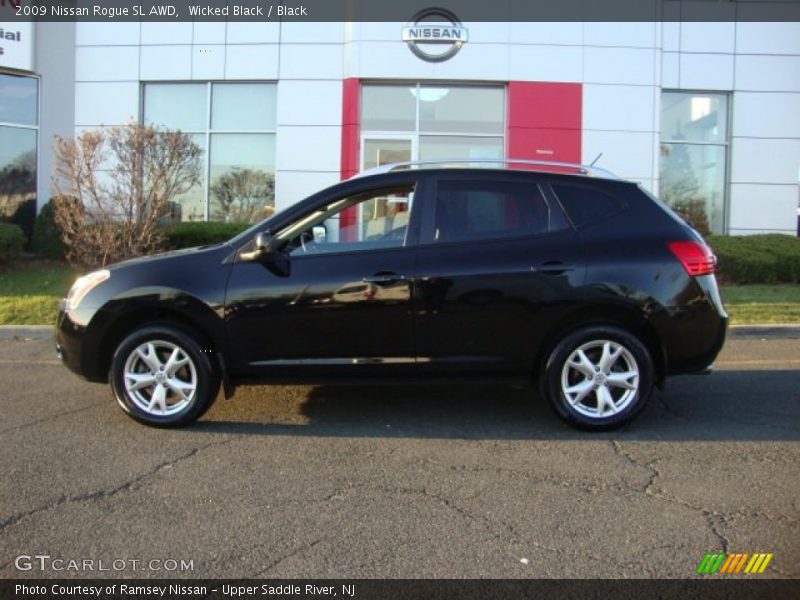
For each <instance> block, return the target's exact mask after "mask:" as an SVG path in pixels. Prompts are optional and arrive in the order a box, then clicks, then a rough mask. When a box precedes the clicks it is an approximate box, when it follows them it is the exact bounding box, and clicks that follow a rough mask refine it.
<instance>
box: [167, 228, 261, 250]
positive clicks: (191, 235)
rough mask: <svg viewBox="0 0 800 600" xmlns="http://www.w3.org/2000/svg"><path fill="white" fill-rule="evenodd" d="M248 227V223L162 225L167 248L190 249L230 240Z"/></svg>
mask: <svg viewBox="0 0 800 600" xmlns="http://www.w3.org/2000/svg"><path fill="white" fill-rule="evenodd" d="M248 227H250V225H249V224H248V223H213V222H211V223H204V222H194V223H175V224H171V225H164V226H163V228H164V233H165V234H166V238H167V242H166V246H167V248H169V249H171V250H177V249H179V248H192V247H194V246H206V245H208V244H217V243H219V242H225V241H227V240H229V239H231V238H232V237H233V236H235V235H236V234H238V233H241V232H242V231H244V230H245V229H247V228H248Z"/></svg>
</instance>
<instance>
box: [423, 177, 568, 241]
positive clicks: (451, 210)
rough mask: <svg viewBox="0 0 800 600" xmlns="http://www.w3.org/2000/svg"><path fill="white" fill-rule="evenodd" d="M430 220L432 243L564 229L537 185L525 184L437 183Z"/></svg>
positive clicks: (489, 182) (506, 182) (513, 182)
mask: <svg viewBox="0 0 800 600" xmlns="http://www.w3.org/2000/svg"><path fill="white" fill-rule="evenodd" d="M433 218H434V223H433V233H432V237H433V242H460V241H472V240H483V239H498V238H509V237H519V236H534V235H542V234H546V233H549V232H551V231H558V230H561V229H565V228H566V227H567V223H566V221H565V219H564V217H563V215H562V214H561V212H560V211H554V210H551V207H550V205H549V204H548V203H547V200H546V199H545V197H544V195H543V194H542V192H541V190H540V188H539V186H538V185H536V184H535V183H532V182H526V181H502V180H488V181H487V180H477V179H476V180H472V179H467V180H447V179H443V180H440V181H439V182H438V185H437V189H436V198H435V206H434V211H433Z"/></svg>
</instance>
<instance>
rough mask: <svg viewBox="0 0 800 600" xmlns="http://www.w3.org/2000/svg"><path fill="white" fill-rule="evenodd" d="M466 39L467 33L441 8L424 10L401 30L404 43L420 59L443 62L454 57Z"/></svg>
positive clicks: (459, 22) (467, 37) (464, 28)
mask: <svg viewBox="0 0 800 600" xmlns="http://www.w3.org/2000/svg"><path fill="white" fill-rule="evenodd" d="M468 40H469V31H467V28H466V27H464V26H462V25H461V21H459V20H458V18H457V17H456V16H455V15H454V14H453V13H451V12H450V11H449V10H447V9H444V8H426V9H424V10H421V11H419V12H418V13H417V14H415V15H414V17H413V18H412V19H411V23H409V25H408V26H407V27H403V41H404V42H406V43H407V44H408V47H409V48H411V51H412V52H413V53H414V54H415V55H417V56H418V57H419V58H421V59H422V60H427V61H428V62H442V61H443V60H447V59H449V58H453V57H454V56H455V55H456V53H457V52H458V51H459V50H461V46H463V45H464V44H465V43H466V42H467V41H468Z"/></svg>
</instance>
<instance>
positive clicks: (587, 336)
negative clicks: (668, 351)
mask: <svg viewBox="0 0 800 600" xmlns="http://www.w3.org/2000/svg"><path fill="white" fill-rule="evenodd" d="M606 342H608V345H606ZM619 348H622V349H623V350H621V351H620V353H619V354H617V358H616V359H615V361H614V362H613V363H612V362H610V361H611V359H612V358H613V357H614V355H615V353H616V351H617V350H618V349H619ZM579 350H581V351H582V352H583V356H585V357H586V358H587V359H588V362H586V361H584V360H583V358H582V357H581V355H580V354H579V353H578V351H579ZM604 352H608V354H607V357H608V358H607V359H606V360H603V356H604V354H603V353H604ZM570 358H572V359H573V362H571V363H570V364H569V366H568V365H567V363H568V361H570ZM590 365H591V366H590ZM599 365H602V366H603V367H606V368H607V369H608V370H607V371H605V370H602V369H600V366H599ZM609 365H610V367H609ZM634 371H636V373H637V375H635V376H634V375H630V373H633V372H634ZM589 372H592V373H593V376H592V377H591V378H590V377H589ZM634 384H635V389H630V388H631V387H632V386H634ZM601 387H603V388H605V391H604V390H601V389H600V388H601ZM540 388H541V392H542V395H543V396H545V397H546V398H547V399H548V401H549V402H550V404H551V405H552V407H553V408H554V409H555V411H556V413H557V414H558V416H560V417H561V418H562V419H564V420H565V421H566V422H567V423H569V424H570V425H572V426H573V427H577V428H578V429H583V430H588V431H604V430H609V429H615V428H617V427H620V426H621V425H623V424H625V423H627V422H629V421H630V420H631V419H633V418H634V417H635V416H636V415H637V414H639V412H641V410H642V409H643V408H644V407H645V405H646V404H647V401H648V400H649V399H650V395H651V393H652V391H653V360H652V358H651V356H650V352H649V351H648V350H647V347H646V346H645V345H644V344H643V343H642V342H641V341H640V340H639V339H638V338H636V336H634V335H633V334H631V333H630V332H628V331H626V330H625V329H622V328H620V327H615V326H612V325H589V326H584V327H582V328H580V329H577V330H575V331H573V332H571V333H570V334H568V335H567V336H566V337H564V338H563V339H562V340H561V341H559V342H558V343H557V344H556V345H555V347H554V348H553V349H552V351H551V352H550V354H549V356H548V358H547V361H546V363H545V365H544V368H543V373H542V376H541V378H540ZM587 389H588V391H587ZM568 395H569V397H568Z"/></svg>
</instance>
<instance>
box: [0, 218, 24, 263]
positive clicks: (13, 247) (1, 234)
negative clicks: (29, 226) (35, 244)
mask: <svg viewBox="0 0 800 600" xmlns="http://www.w3.org/2000/svg"><path fill="white" fill-rule="evenodd" d="M23 246H25V234H24V233H23V232H22V227H20V226H19V225H14V224H12V223H0V264H2V263H7V262H9V261H11V260H12V259H14V258H16V257H17V256H18V255H19V253H20V252H22V248H23Z"/></svg>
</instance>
